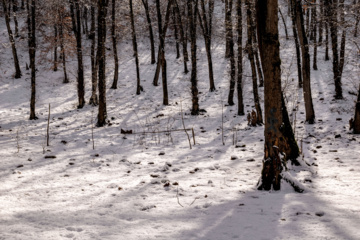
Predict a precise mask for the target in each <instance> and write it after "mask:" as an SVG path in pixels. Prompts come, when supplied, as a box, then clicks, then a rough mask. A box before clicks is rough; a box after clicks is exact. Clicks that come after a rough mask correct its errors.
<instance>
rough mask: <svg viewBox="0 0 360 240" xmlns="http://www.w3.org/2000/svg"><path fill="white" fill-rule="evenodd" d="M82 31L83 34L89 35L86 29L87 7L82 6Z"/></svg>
mask: <svg viewBox="0 0 360 240" xmlns="http://www.w3.org/2000/svg"><path fill="white" fill-rule="evenodd" d="M83 23H84V24H83V25H84V26H83V30H84V34H86V35H89V29H88V7H87V6H84V13H83Z"/></svg>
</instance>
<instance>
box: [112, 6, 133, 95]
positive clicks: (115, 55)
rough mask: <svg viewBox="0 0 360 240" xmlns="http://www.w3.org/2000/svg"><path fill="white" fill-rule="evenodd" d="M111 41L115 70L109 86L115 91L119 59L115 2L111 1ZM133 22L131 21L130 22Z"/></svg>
mask: <svg viewBox="0 0 360 240" xmlns="http://www.w3.org/2000/svg"><path fill="white" fill-rule="evenodd" d="M111 3H112V4H111V6H112V9H111V39H112V45H113V52H114V64H115V69H114V80H113V83H112V85H111V89H117V83H118V79H119V58H118V53H117V39H116V26H115V24H116V22H115V20H116V18H115V11H116V4H115V3H116V1H115V0H112V2H111ZM132 21H133V20H132Z"/></svg>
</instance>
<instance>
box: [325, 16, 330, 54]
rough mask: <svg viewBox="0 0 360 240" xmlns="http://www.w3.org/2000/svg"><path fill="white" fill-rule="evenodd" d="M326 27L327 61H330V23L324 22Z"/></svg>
mask: <svg viewBox="0 0 360 240" xmlns="http://www.w3.org/2000/svg"><path fill="white" fill-rule="evenodd" d="M324 25H325V35H326V36H325V61H329V60H330V57H329V23H328V22H327V21H326V22H324Z"/></svg>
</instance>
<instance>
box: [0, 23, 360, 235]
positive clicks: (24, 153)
mask: <svg viewBox="0 0 360 240" xmlns="http://www.w3.org/2000/svg"><path fill="white" fill-rule="evenodd" d="M1 21H3V19H2V20H1ZM1 26H4V24H3V22H1ZM0 34H1V35H0V39H1V42H2V43H4V44H3V45H2V46H3V47H2V48H1V49H0V54H1V60H0V72H1V74H0V82H1V83H0V84H1V87H0V127H1V128H0V146H1V148H0V157H1V158H0V159H1V164H0V182H1V183H0V239H6V240H8V239H116V240H117V239H129V240H132V239H134V240H135V239H184V240H189V239H211V240H227V239H360V234H359V233H358V231H359V227H360V204H359V202H360V187H359V182H360V158H359V155H360V145H359V142H360V136H356V135H353V134H352V133H351V132H350V131H349V130H348V120H349V119H350V117H351V116H352V115H353V108H354V100H355V98H356V96H354V95H352V94H349V92H355V91H356V88H355V85H356V84H357V83H358V81H359V78H358V77H359V75H358V68H353V67H354V66H355V67H356V64H354V61H355V63H356V61H357V62H359V59H356V57H357V56H356V54H355V53H352V52H350V51H349V55H348V64H347V65H346V68H345V73H344V78H343V86H344V96H345V99H344V100H333V95H334V84H333V78H332V73H331V69H332V66H331V61H328V62H324V61H323V55H324V49H323V48H322V47H321V48H320V49H319V58H318V67H319V70H318V71H312V91H313V92H312V94H313V99H314V105H315V114H316V124H314V125H306V124H304V123H303V121H304V119H305V115H304V103H303V97H302V90H299V89H298V88H297V82H296V81H297V77H296V58H295V57H294V46H293V41H292V40H288V41H286V40H284V39H282V53H281V54H282V63H283V65H282V68H283V80H284V88H285V92H286V96H287V100H288V103H287V104H288V109H289V113H291V119H292V122H294V123H296V125H295V132H296V138H297V140H298V143H299V146H301V148H302V152H303V155H304V156H303V158H302V157H300V158H299V160H300V161H301V162H302V166H301V167H296V168H295V167H293V166H291V165H289V170H288V173H287V174H290V175H291V176H292V177H293V178H296V179H297V180H298V182H299V184H302V186H303V187H304V188H305V192H304V193H301V194H300V193H296V192H294V190H293V189H292V187H291V186H289V185H288V184H287V183H285V182H284V183H283V184H282V190H281V191H278V192H273V191H270V192H266V191H257V190H256V187H255V186H256V183H257V181H258V179H259V177H260V171H261V167H262V158H263V138H264V137H263V127H256V128H253V127H248V126H247V121H246V117H244V116H237V115H236V106H233V107H229V106H225V107H224V108H223V110H222V104H223V105H224V104H225V103H226V99H227V93H228V84H229V83H228V81H229V80H228V78H229V77H228V70H227V61H226V60H225V59H224V58H223V56H224V46H223V44H222V41H220V40H218V41H214V44H213V57H214V68H215V69H214V72H215V81H216V87H217V91H216V92H212V93H211V92H209V91H208V88H209V87H208V86H209V84H208V74H207V72H208V69H207V61H206V53H205V49H204V47H203V40H202V39H199V40H198V41H199V42H198V44H199V51H198V59H199V64H198V65H199V69H198V79H199V91H200V92H201V93H200V108H202V109H205V110H206V112H205V113H203V114H202V115H199V116H191V115H190V107H191V96H190V90H189V89H190V83H189V78H190V74H188V75H184V74H183V71H182V69H183V63H182V60H181V59H179V60H176V59H175V54H174V52H175V49H174V45H173V44H170V45H168V49H167V60H168V83H169V93H170V94H169V99H170V105H169V106H163V105H162V88H161V86H159V87H154V86H153V85H152V78H153V74H154V70H155V66H154V65H151V64H150V54H149V53H150V52H149V50H148V48H147V39H144V40H143V42H141V43H140V50H139V53H140V67H141V79H142V83H141V84H142V86H143V87H144V90H145V91H144V92H142V93H141V95H139V96H137V95H135V90H136V89H135V85H136V75H135V63H134V59H133V58H132V46H131V45H130V43H131V42H130V41H129V43H127V44H126V42H124V43H123V44H121V47H120V48H119V49H120V51H119V55H120V58H121V59H120V61H121V64H120V77H119V86H118V87H119V88H118V89H117V90H110V89H109V90H107V104H108V117H109V120H110V122H111V125H109V126H106V127H103V128H96V127H95V128H93V127H92V126H93V125H94V123H95V122H96V115H97V108H94V107H91V106H89V105H87V106H86V107H84V109H81V110H78V109H76V105H77V91H76V81H75V74H76V60H75V59H74V61H69V68H70V69H69V71H70V72H71V74H70V78H71V83H70V84H63V83H62V76H63V75H62V69H60V70H59V71H58V72H56V73H55V72H52V71H50V70H49V68H50V67H51V63H44V64H43V65H42V66H38V70H39V71H38V72H37V101H36V113H37V116H38V117H39V119H38V120H36V121H29V120H28V117H29V99H30V76H29V74H30V73H29V71H26V70H25V63H26V61H28V55H27V52H26V39H24V40H22V41H23V42H24V43H23V46H20V47H19V48H20V50H19V55H20V61H21V68H22V71H23V77H22V78H21V79H13V78H12V77H11V75H12V74H13V65H12V64H13V63H12V58H11V49H10V48H8V47H9V46H8V45H6V44H5V43H7V41H8V39H7V32H6V30H5V28H1V33H0ZM6 46H7V47H6ZM349 47H350V46H349ZM108 53H109V57H108V62H109V65H108V70H107V74H108V77H107V80H108V82H107V86H108V88H109V86H110V85H111V81H112V76H113V72H112V71H113V67H112V57H111V52H108ZM351 61H353V62H351ZM244 62H245V63H246V65H245V68H246V71H245V74H244V75H245V76H244V81H245V84H244V88H245V91H244V93H245V94H244V95H245V104H246V110H247V111H248V112H249V111H251V110H252V106H253V100H252V97H253V96H252V90H251V86H252V84H251V78H250V72H249V64H248V62H247V59H246V58H245V59H244ZM86 64H87V65H86V66H87V68H86V100H88V99H89V98H90V95H91V87H90V67H88V66H89V59H87V60H86ZM189 67H190V65H189ZM292 79H294V80H292ZM260 92H261V96H263V93H262V92H263V89H260ZM262 99H263V98H262ZM49 104H51V117H50V146H48V147H47V146H46V139H45V134H46V126H47V115H48V105H49ZM181 106H182V109H183V114H184V123H185V125H186V128H193V129H194V132H195V140H196V144H195V145H194V146H192V149H190V148H189V141H188V138H187V135H186V134H185V133H184V132H172V133H171V134H164V133H161V134H146V135H143V134H131V135H130V134H129V135H124V134H121V133H120V130H121V129H124V130H133V131H134V132H135V133H140V132H143V131H146V132H151V131H162V130H168V129H181V128H183V125H182V121H181ZM293 109H296V111H292V110H293ZM222 111H223V113H224V119H223V121H224V140H225V145H223V142H222V131H221V130H222V129H221V127H222ZM92 131H93V135H94V144H95V149H94V150H93V148H92V147H93V142H92ZM189 134H190V137H191V132H189ZM233 142H235V144H233ZM191 144H192V145H193V139H191ZM49 156H55V157H56V158H46V157H49Z"/></svg>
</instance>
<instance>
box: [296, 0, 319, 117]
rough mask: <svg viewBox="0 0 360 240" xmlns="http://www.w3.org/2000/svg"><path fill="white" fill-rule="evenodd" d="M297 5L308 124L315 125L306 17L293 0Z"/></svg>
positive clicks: (299, 2) (299, 4)
mask: <svg viewBox="0 0 360 240" xmlns="http://www.w3.org/2000/svg"><path fill="white" fill-rule="evenodd" d="M292 2H293V4H295V18H296V26H297V30H298V33H299V40H300V46H301V54H302V76H303V83H304V87H303V93H304V101H305V112H306V122H308V123H309V124H314V123H315V112H314V107H313V102H312V95H311V78H310V54H309V43H308V39H307V36H306V33H305V27H304V17H303V12H302V6H301V1H300V0H292Z"/></svg>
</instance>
